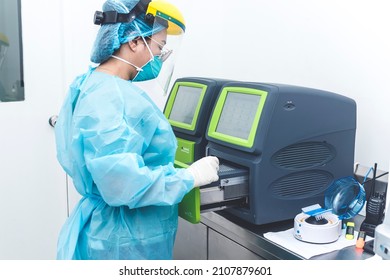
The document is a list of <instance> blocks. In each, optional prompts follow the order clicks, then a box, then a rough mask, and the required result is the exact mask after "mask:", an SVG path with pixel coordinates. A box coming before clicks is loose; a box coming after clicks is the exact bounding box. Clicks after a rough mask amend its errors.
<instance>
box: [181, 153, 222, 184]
mask: <svg viewBox="0 0 390 280" xmlns="http://www.w3.org/2000/svg"><path fill="white" fill-rule="evenodd" d="M187 170H188V171H190V173H191V174H192V176H193V177H194V187H200V186H204V185H207V184H210V183H212V182H215V181H217V180H218V179H219V177H218V170H219V160H218V158H217V157H214V156H207V157H203V158H201V159H199V160H197V161H195V162H194V163H193V164H191V165H190V166H189V167H188V168H187Z"/></svg>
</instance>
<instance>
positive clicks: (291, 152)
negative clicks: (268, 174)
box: [272, 142, 335, 170]
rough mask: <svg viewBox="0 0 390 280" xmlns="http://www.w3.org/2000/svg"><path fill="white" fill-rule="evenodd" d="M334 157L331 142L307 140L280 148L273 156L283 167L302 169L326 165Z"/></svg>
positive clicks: (274, 160)
mask: <svg viewBox="0 0 390 280" xmlns="http://www.w3.org/2000/svg"><path fill="white" fill-rule="evenodd" d="M334 157H335V152H334V149H333V148H332V146H330V145H329V144H327V143H324V142H305V143H299V144H294V145H291V146H288V147H285V148H283V149H281V150H279V151H278V152H276V153H275V154H274V156H273V157H272V162H273V164H274V165H275V166H277V167H280V168H283V169H292V170H301V169H307V168H313V167H317V166H322V165H325V164H326V163H328V162H329V161H331V160H332V159H333V158H334Z"/></svg>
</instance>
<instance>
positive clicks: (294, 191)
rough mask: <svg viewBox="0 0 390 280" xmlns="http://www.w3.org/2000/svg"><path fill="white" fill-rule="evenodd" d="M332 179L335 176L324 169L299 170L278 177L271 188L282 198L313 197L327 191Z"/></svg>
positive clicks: (274, 193) (276, 195) (275, 194)
mask: <svg viewBox="0 0 390 280" xmlns="http://www.w3.org/2000/svg"><path fill="white" fill-rule="evenodd" d="M332 180H333V176H332V175H331V174H330V173H327V172H323V171H306V172H297V173H292V174H289V175H287V176H285V177H282V178H280V179H278V180H277V181H275V182H274V183H273V184H271V187H270V189H271V192H272V194H273V196H275V197H278V198H281V199H287V198H295V199H298V198H305V197H312V196H313V195H316V194H319V193H321V192H323V191H325V189H326V188H327V187H328V186H329V184H330V183H331V182H332Z"/></svg>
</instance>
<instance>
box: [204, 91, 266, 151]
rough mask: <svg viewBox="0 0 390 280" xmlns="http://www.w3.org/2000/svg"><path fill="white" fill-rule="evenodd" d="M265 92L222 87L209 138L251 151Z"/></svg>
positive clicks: (264, 99)
mask: <svg viewBox="0 0 390 280" xmlns="http://www.w3.org/2000/svg"><path fill="white" fill-rule="evenodd" d="M266 98H267V92H266V91H263V90H259V89H253V88H243V87H225V88H223V89H222V92H221V94H220V96H219V98H218V101H217V103H216V106H215V109H214V112H213V115H212V117H211V122H210V126H209V130H208V136H209V137H212V138H214V139H218V140H221V141H223V142H227V143H231V144H234V145H237V146H241V147H246V148H252V146H253V143H254V141H255V136H256V131H257V127H258V125H259V121H260V117H261V112H262V111H263V107H264V104H265V101H266Z"/></svg>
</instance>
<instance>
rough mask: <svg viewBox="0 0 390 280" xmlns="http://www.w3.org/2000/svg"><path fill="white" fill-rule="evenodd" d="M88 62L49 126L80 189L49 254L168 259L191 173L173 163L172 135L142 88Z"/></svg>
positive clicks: (75, 257) (81, 256)
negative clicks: (179, 206)
mask: <svg viewBox="0 0 390 280" xmlns="http://www.w3.org/2000/svg"><path fill="white" fill-rule="evenodd" d="M94 70H95V69H94V68H91V69H90V70H89V71H88V72H87V73H86V74H84V75H82V76H79V77H77V78H76V79H75V81H74V82H73V83H72V85H71V87H70V90H69V93H68V96H67V98H66V100H65V102H64V105H63V107H62V109H61V112H60V115H59V118H58V121H57V123H56V126H55V132H56V144H57V157H58V160H59V162H60V164H61V165H62V167H63V168H64V170H65V171H66V172H67V174H68V175H69V176H70V177H71V178H72V179H73V183H74V185H75V187H76V189H77V191H78V192H79V193H80V194H81V195H82V196H83V197H82V199H81V200H80V202H79V203H78V204H77V206H76V207H75V209H74V210H73V212H72V214H71V216H70V217H69V218H68V219H67V221H66V223H65V224H64V226H63V228H62V230H61V232H60V235H59V240H58V252H57V258H58V259H171V258H172V252H173V245H174V240H175V235H176V230H177V219H178V212H177V210H178V209H177V204H178V203H179V202H180V201H181V200H182V198H183V196H184V195H185V194H186V193H188V192H189V191H190V190H191V189H192V186H193V177H192V176H191V174H190V173H189V172H188V171H187V170H186V169H176V168H174V166H173V161H174V157H175V152H176V147H177V142H176V138H175V135H174V134H173V131H172V128H171V126H170V124H169V122H168V121H167V119H166V118H165V116H164V115H163V114H162V112H161V111H160V110H159V109H158V108H157V106H156V105H155V104H154V103H153V101H152V100H151V99H150V98H149V97H148V96H147V94H146V93H144V92H143V91H142V90H141V89H139V88H138V87H136V86H135V85H134V84H132V83H131V82H129V81H125V80H123V79H120V78H118V77H116V76H111V75H108V74H105V73H101V72H97V71H94Z"/></svg>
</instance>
